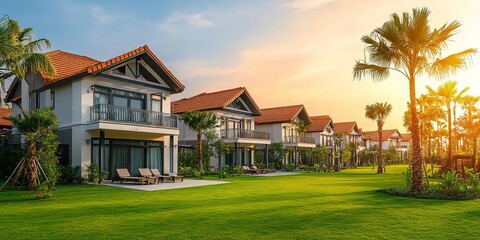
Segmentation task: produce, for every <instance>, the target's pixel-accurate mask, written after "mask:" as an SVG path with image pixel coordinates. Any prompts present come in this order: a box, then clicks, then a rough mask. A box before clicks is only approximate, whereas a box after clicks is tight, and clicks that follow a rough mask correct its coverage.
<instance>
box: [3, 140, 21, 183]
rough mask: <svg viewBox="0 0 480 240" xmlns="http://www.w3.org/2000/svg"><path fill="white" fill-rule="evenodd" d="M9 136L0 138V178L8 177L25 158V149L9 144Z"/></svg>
mask: <svg viewBox="0 0 480 240" xmlns="http://www.w3.org/2000/svg"><path fill="white" fill-rule="evenodd" d="M10 140H11V136H0V178H1V177H5V178H7V177H9V176H10V174H12V173H13V170H14V169H15V167H16V166H17V164H18V163H19V162H20V161H21V160H22V158H23V156H25V148H24V147H21V146H19V145H11V144H9V142H10Z"/></svg>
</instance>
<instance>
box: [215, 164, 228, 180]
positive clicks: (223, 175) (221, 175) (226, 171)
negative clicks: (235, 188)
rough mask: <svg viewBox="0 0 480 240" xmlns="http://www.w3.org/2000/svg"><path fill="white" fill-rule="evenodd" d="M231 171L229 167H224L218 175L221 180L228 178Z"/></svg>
mask: <svg viewBox="0 0 480 240" xmlns="http://www.w3.org/2000/svg"><path fill="white" fill-rule="evenodd" d="M229 170H230V166H229V165H223V166H222V169H220V172H219V173H218V178H220V179H222V178H226V177H227V173H228V171H229Z"/></svg>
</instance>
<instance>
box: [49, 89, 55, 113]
mask: <svg viewBox="0 0 480 240" xmlns="http://www.w3.org/2000/svg"><path fill="white" fill-rule="evenodd" d="M50 100H52V108H53V109H55V92H54V91H53V90H50Z"/></svg>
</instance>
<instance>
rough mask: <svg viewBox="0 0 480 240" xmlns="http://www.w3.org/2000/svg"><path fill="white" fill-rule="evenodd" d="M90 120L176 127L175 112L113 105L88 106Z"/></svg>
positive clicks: (176, 118)
mask: <svg viewBox="0 0 480 240" xmlns="http://www.w3.org/2000/svg"><path fill="white" fill-rule="evenodd" d="M90 121H91V122H98V121H109V122H117V123H128V124H136V125H146V126H153V127H172V128H176V127H177V122H178V116H177V115H175V114H169V113H162V112H153V111H148V110H143V109H135V108H128V107H119V106H113V105H95V106H92V107H90Z"/></svg>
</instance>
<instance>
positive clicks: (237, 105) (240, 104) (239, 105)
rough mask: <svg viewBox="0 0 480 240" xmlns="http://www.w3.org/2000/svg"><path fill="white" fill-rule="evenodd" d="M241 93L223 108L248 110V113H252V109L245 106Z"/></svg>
mask: <svg viewBox="0 0 480 240" xmlns="http://www.w3.org/2000/svg"><path fill="white" fill-rule="evenodd" d="M242 97H243V94H242V95H240V96H239V97H237V98H236V99H235V100H233V101H232V102H231V103H230V104H229V105H228V106H226V107H225V108H227V109H232V110H236V111H241V112H248V113H253V112H252V110H250V108H249V107H248V106H247V104H246V102H245V100H243V98H242Z"/></svg>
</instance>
